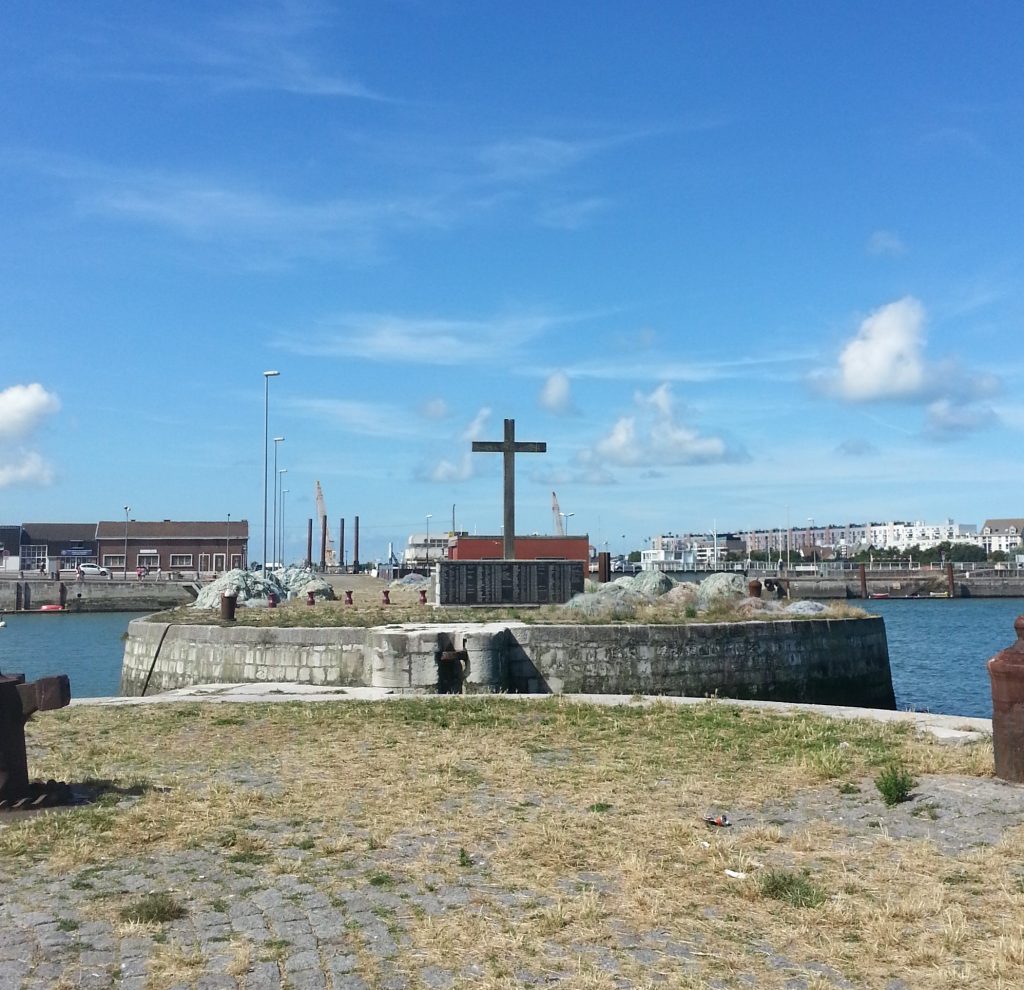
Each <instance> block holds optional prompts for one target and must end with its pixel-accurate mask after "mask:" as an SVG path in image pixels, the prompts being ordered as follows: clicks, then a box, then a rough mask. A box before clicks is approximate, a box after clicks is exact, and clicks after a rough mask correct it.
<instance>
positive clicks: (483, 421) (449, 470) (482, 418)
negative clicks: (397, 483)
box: [419, 406, 491, 484]
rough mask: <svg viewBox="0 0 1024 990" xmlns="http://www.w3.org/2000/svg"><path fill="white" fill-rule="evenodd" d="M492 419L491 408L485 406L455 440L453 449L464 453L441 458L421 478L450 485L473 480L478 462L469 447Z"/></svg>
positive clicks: (423, 471) (421, 473)
mask: <svg viewBox="0 0 1024 990" xmlns="http://www.w3.org/2000/svg"><path fill="white" fill-rule="evenodd" d="M490 418H491V410H490V407H488V406H484V407H482V408H481V409H479V410H478V411H477V414H476V415H475V416H474V417H473V419H472V420H470V422H469V423H468V424H467V425H466V427H465V429H463V430H462V432H461V434H460V435H459V437H458V438H457V440H453V447H454V448H461V450H462V452H461V453H459V454H455V455H452V456H451V457H441V458H440V459H438V460H437V461H436V462H435V463H434V464H432V465H430V466H429V467H427V468H425V469H423V470H421V471H420V472H419V474H420V476H421V477H422V478H424V479H426V480H429V481H435V482H439V483H449V484H450V483H453V482H459V481H468V480H469V479H470V478H472V477H473V476H474V475H475V473H476V471H475V466H476V464H477V460H476V459H475V458H474V457H473V456H472V453H473V452H472V448H471V447H469V446H467V445H468V444H469V443H470V442H471V441H473V440H477V439H479V438H480V436H481V434H482V433H483V432H484V430H485V429H486V428H487V423H488V422H489V421H490Z"/></svg>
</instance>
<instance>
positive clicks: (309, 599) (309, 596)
mask: <svg viewBox="0 0 1024 990" xmlns="http://www.w3.org/2000/svg"><path fill="white" fill-rule="evenodd" d="M306 604H307V605H315V604H316V599H315V598H314V597H313V592H312V591H307V592H306Z"/></svg>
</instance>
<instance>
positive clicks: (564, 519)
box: [559, 512, 576, 536]
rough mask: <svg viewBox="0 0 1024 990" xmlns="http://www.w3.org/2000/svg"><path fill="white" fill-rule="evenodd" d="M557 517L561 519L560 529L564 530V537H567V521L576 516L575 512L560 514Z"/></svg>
mask: <svg viewBox="0 0 1024 990" xmlns="http://www.w3.org/2000/svg"><path fill="white" fill-rule="evenodd" d="M559 515H560V516H561V517H562V529H564V530H565V535H566V536H568V535H569V520H570V519H571V518H572V517H573V516H574V515H576V513H575V512H560V513H559Z"/></svg>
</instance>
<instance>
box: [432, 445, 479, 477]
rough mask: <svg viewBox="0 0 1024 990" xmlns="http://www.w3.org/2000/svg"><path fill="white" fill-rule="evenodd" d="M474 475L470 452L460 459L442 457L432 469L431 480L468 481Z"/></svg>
mask: <svg viewBox="0 0 1024 990" xmlns="http://www.w3.org/2000/svg"><path fill="white" fill-rule="evenodd" d="M472 477H473V460H472V457H471V455H470V453H469V452H467V453H465V454H463V455H462V458H461V460H459V461H449V460H447V459H445V458H442V459H441V460H440V461H438V462H437V464H435V465H434V467H433V468H432V469H431V471H430V480H431V481H441V482H444V481H467V480H468V479H470V478H472Z"/></svg>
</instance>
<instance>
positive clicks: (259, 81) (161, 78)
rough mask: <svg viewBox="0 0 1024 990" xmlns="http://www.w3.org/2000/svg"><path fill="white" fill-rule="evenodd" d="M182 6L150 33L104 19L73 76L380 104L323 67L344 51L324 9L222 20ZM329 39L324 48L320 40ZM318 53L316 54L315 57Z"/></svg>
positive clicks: (290, 5) (288, 7)
mask: <svg viewBox="0 0 1024 990" xmlns="http://www.w3.org/2000/svg"><path fill="white" fill-rule="evenodd" d="M209 10H210V13H209V14H206V12H205V11H203V10H202V9H201V8H189V9H188V15H187V19H185V20H184V21H183V22H182V23H180V26H178V27H174V26H164V27H162V28H161V29H159V30H158V29H155V28H153V27H152V26H151V24H150V23H149V22H148V21H147V20H145V19H142V18H140V19H138V20H137V21H133V20H131V19H129V18H119V19H118V21H117V22H109V23H108V25H107V30H106V31H105V32H103V33H102V35H99V37H101V38H102V41H101V42H96V43H95V45H94V47H95V48H97V49H98V48H99V46H100V45H101V44H102V45H103V47H102V50H99V51H96V52H95V53H94V54H93V57H92V60H91V61H90V59H89V55H90V53H89V51H88V50H84V49H83V50H84V51H85V53H84V54H83V55H80V57H79V59H78V60H77V62H76V63H75V64H76V71H77V72H79V73H81V74H88V75H90V76H92V77H93V78H108V79H115V80H125V79H127V80H130V81H132V82H135V83H151V84H154V85H165V86H166V85H173V86H177V87H187V88H189V89H204V90H206V91H208V92H213V93H227V92H240V91H246V90H249V91H272V92H280V93H290V94H295V95H300V96H312V97H324V98H346V99H359V100H375V101H380V100H384V99H385V97H384V96H383V95H382V94H380V93H378V92H375V91H374V90H373V89H372V88H370V87H369V86H367V85H366V84H365V83H364V82H362V81H361V80H359V79H358V78H357V77H355V76H354V75H353V74H352V73H350V72H347V71H344V70H339V69H338V68H335V67H333V66H330V65H328V64H326V63H327V62H328V60H329V59H332V58H333V59H336V58H337V56H336V55H335V54H334V50H333V49H337V48H340V49H341V50H342V51H343V50H344V39H343V36H342V35H341V34H340V33H339V31H338V30H337V29H336V27H335V25H334V24H333V17H332V15H331V14H330V12H329V10H328V8H326V7H324V6H322V5H319V4H312V3H295V2H291V0H284V2H278V3H271V4H265V5H263V6H262V7H261V8H260V9H259V10H247V11H245V12H238V13H232V14H228V15H221V14H220V13H219V12H218V9H217V8H216V7H211V8H209ZM328 34H329V36H330V37H331V38H332V39H333V40H334V42H335V44H334V45H332V46H331V47H330V48H328V47H327V46H324V45H323V44H322V40H321V39H323V38H324V37H325V36H327V35H328ZM318 49H320V50H321V52H318Z"/></svg>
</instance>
